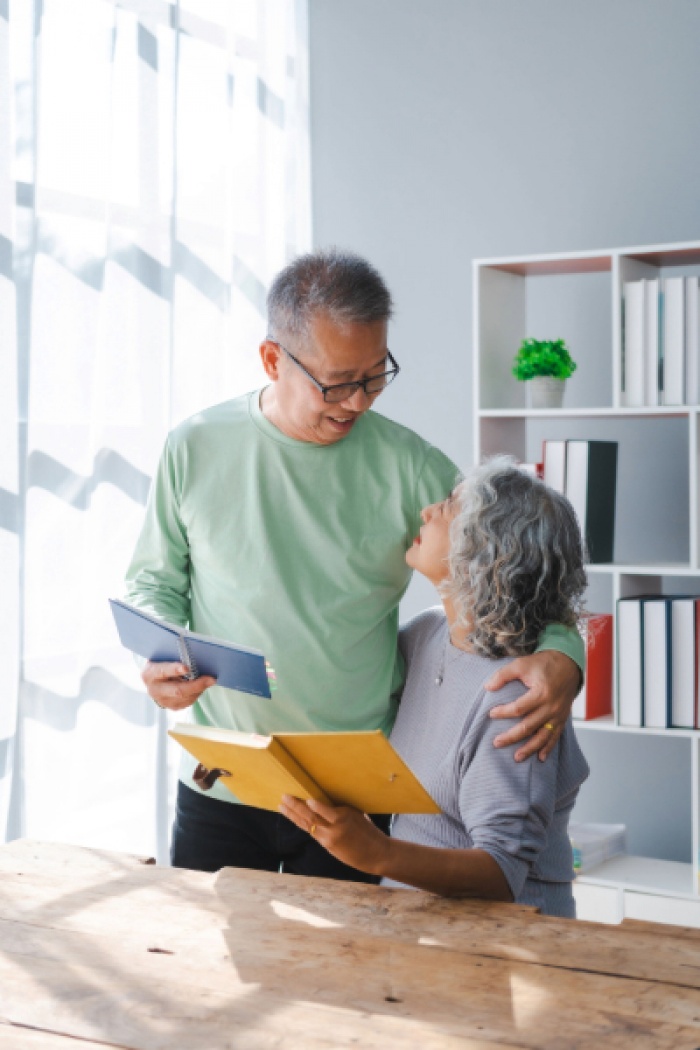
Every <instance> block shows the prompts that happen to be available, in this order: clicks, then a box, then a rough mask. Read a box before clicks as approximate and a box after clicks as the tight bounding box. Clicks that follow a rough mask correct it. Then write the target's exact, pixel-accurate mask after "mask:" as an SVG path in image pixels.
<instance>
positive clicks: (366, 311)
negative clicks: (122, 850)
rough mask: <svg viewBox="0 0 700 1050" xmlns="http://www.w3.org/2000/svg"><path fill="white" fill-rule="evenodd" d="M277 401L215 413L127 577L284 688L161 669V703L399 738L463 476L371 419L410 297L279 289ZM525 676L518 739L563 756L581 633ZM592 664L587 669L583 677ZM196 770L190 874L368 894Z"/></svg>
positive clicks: (339, 261)
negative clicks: (268, 876) (423, 550)
mask: <svg viewBox="0 0 700 1050" xmlns="http://www.w3.org/2000/svg"><path fill="white" fill-rule="evenodd" d="M268 310H269V335H268V337H267V338H266V339H265V340H264V342H263V343H262V345H261V347H260V354H261V357H262V363H263V367H264V369H265V373H266V375H267V377H268V378H269V380H270V383H269V385H268V386H266V387H265V388H264V389H263V390H262V391H256V392H254V393H251V394H247V395H245V396H243V397H239V398H236V399H235V400H233V401H228V402H225V403H224V404H222V405H217V406H215V407H214V408H210V409H207V410H205V411H203V412H201V413H199V414H198V415H196V416H194V417H193V418H192V419H189V420H187V421H186V422H185V423H183V424H181V425H180V426H179V427H178V428H177V429H176V430H175V431H173V433H172V434H170V436H169V438H168V440H167V443H166V446H165V449H164V452H163V455H162V458H161V462H160V466H159V469H158V473H157V476H156V479H155V481H154V485H153V490H152V493H151V498H150V501H149V505H148V509H147V512H146V521H145V524H144V527H143V531H142V533H141V536H140V538H139V541H138V544H137V547H136V551H135V553H134V557H133V560H132V563H131V566H130V568H129V572H128V576H127V591H128V596H129V599H130V600H131V601H132V602H134V603H135V604H137V605H139V606H140V607H142V608H144V609H147V610H148V611H150V612H152V613H154V614H155V615H159V616H162V617H164V618H166V619H168V620H170V621H172V622H175V623H181V624H188V625H189V626H190V627H192V628H193V629H194V630H195V631H198V632H200V633H204V634H211V635H214V636H218V637H221V638H230V639H231V640H233V641H236V642H239V643H241V644H246V645H250V646H255V647H257V648H259V649H261V650H262V651H263V652H264V653H265V654H266V655H267V657H268V658H269V660H270V662H271V663H272V664H273V665H274V667H275V671H276V676H277V689H276V690H275V691H274V692H273V695H272V699H271V700H266V699H261V698H259V697H253V696H249V695H247V694H243V693H235V692H231V691H229V690H225V689H223V688H219V687H217V686H216V685H215V683H214V682H213V680H211V679H199V680H196V681H191V682H185V681H182V679H181V675H182V673H183V670H184V669H183V668H182V667H180V666H179V665H177V664H151V663H149V664H147V665H146V667H145V669H144V671H143V679H144V682H145V683H146V686H147V688H148V692H149V694H150V695H151V697H152V698H153V700H154V701H155V702H156V703H157V704H159V705H160V706H161V707H165V708H169V709H170V710H172V711H179V710H182V709H183V708H192V715H193V717H194V720H195V721H196V722H198V723H201V724H205V725H215V726H219V727H224V728H230V729H237V730H242V731H253V732H258V733H268V732H272V731H275V730H282V729H286V730H297V731H303V730H328V731H332V730H359V729H376V728H380V729H382V730H384V731H385V732H387V733H388V732H389V731H390V730H391V727H392V724H393V721H394V717H395V714H396V703H397V697H398V696H399V695H400V690H401V685H402V681H403V667H402V664H401V660H400V657H399V655H398V650H397V625H398V624H397V621H398V611H397V607H398V603H399V600H400V598H401V596H402V595H403V593H404V591H405V589H406V587H407V585H408V582H409V577H410V570H409V569H408V568H407V566H406V563H405V561H404V554H405V551H406V549H407V548H408V547H409V546H410V545H411V543H412V541H413V538H414V536H415V535H416V533H417V532H418V529H419V526H420V511H421V508H422V507H424V506H426V505H428V504H430V503H433V502H435V501H437V500H440V499H442V498H444V496H445V495H446V494H447V493H448V492H449V491H450V490H451V489H452V487H453V485H454V483H455V478H456V476H457V474H458V471H457V468H456V467H455V465H454V464H453V463H452V462H451V461H450V460H449V459H448V458H447V457H446V456H444V455H443V454H442V453H441V452H440V451H439V450H438V449H436V448H433V447H431V446H430V445H429V444H428V443H427V442H425V441H424V440H423V439H422V438H420V437H419V436H418V435H417V434H415V433H413V432H412V431H410V430H408V429H406V428H405V427H402V426H399V425H398V424H396V423H393V422H391V421H390V420H388V419H385V418H384V417H383V416H380V415H378V414H377V413H375V412H371V411H369V409H370V408H371V407H372V405H373V404H374V402H375V400H376V399H377V397H378V396H379V394H380V393H381V392H382V390H383V389H384V387H386V386H387V384H388V383H390V382H391V381H392V380H393V379H394V378H395V376H396V375H397V374H398V371H399V366H398V365H397V363H396V361H395V360H394V358H393V356H392V355H391V353H390V352H389V349H388V347H387V324H388V321H389V318H390V316H391V312H392V303H391V297H390V295H389V292H388V289H387V288H386V285H385V284H384V282H383V280H382V278H381V277H380V275H379V274H378V273H377V271H376V270H375V269H374V268H373V267H372V266H370V265H369V264H368V263H367V262H365V261H364V260H363V259H360V258H358V257H356V256H353V255H350V254H345V253H340V252H337V251H329V252H319V253H316V254H313V255H307V256H303V257H301V258H299V259H297V260H296V261H295V262H293V263H292V264H291V265H289V266H288V267H287V268H286V269H285V270H283V271H282V273H280V274H279V275H278V277H277V278H276V279H275V281H274V283H273V285H272V288H271V289H270V294H269V297H268ZM540 650H541V651H539V652H538V653H536V654H535V655H534V656H530V657H527V658H523V659H521V660H517V661H515V662H514V663H512V664H511V665H509V667H508V669H507V672H506V673H502V674H501V676H500V678H498V679H497V680H495V681H494V682H493V683H492V684H493V686H494V687H499V686H500V685H502V684H503V683H504V682H505V681H506V679H507V678H512V677H518V678H520V679H521V680H522V681H524V682H525V683H526V684H527V685H529V686H530V687H531V688H530V692H529V693H528V694H527V695H526V696H524V697H522V698H521V699H520V700H519V701H518V702H517V705H510V706H509V707H506V708H503V710H502V712H501V714H502V715H503V716H504V717H511V718H512V717H514V716H520V715H523V714H525V715H526V717H525V718H524V719H523V721H522V722H521V723H519V724H518V725H517V726H515V727H512V728H511V729H510V730H509V732H507V733H505V734H504V736H503V737H502V740H501V743H503V744H508V743H512V742H514V741H517V740H523V739H525V738H526V737H528V736H530V735H531V734H532V733H535V735H534V737H532V739H531V740H530V741H529V742H528V744H527V745H526V747H525V748H524V749H522V751H521V753H520V757H525V756H526V755H529V754H531V753H532V752H533V751H534V750H537V749H540V752H541V755H542V757H544V756H545V755H546V753H547V751H548V749H549V747H550V746H553V744H554V742H555V741H556V739H557V737H558V735H559V733H560V732H561V729H562V727H563V725H564V723H565V721H566V718H567V717H568V714H569V710H570V704H571V701H572V699H573V697H574V695H575V693H576V692H577V690H578V687H579V683H580V671H579V666H581V665H582V662H583V647H582V643H581V640H580V638H579V637H578V635H577V634H576V632H572V631H567V630H566V629H565V628H562V627H557V626H555V627H550V628H548V630H547V631H546V632H545V633H544V634H543V636H542V638H541V642H540ZM577 664H578V665H579V666H577ZM194 765H195V762H194V760H191V759H190V757H189V756H188V755H186V754H185V755H183V759H182V766H181V773H180V783H179V786H178V800H177V814H176V819H175V825H174V829H173V844H172V862H173V864H174V865H176V866H180V867H191V868H198V869H200V870H205V871H216V870H218V869H219V868H221V867H223V866H234V867H236V866H238V867H251V868H259V869H266V870H270V871H273V870H279V869H280V868H283V869H284V870H285V871H289V872H296V873H298V874H306V875H321V876H328V877H332V878H346V879H356V880H365V881H366V880H367V879H368V876H365V875H363V874H361V873H359V872H357V871H355V869H353V868H349V867H347V866H346V865H344V864H342V863H341V862H340V861H337V860H335V859H334V858H333V857H331V856H330V854H328V853H326V851H325V850H324V849H322V847H320V846H319V845H318V843H317V842H315V841H314V840H313V839H312V838H310V837H309V836H308V835H306V834H305V833H304V832H302V831H300V830H299V829H298V828H296V827H294V826H293V825H292V824H291V823H290V822H289V821H287V819H286V818H285V817H283V816H281V815H280V814H276V813H269V812H266V811H263V810H258V809H255V808H252V807H248V806H243V805H242V804H239V803H237V802H236V801H235V799H233V797H232V796H231V794H230V792H229V791H228V789H227V788H226V787H224V786H223V785H222V784H221V783H220V782H217V784H215V785H214V787H213V789H212V790H211V792H210V793H208V794H203V793H202V792H200V791H199V790H198V788H197V787H196V786H195V785H194V783H193V780H192V773H193V769H194Z"/></svg>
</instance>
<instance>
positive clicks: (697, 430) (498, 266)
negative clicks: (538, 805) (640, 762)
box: [473, 241, 700, 927]
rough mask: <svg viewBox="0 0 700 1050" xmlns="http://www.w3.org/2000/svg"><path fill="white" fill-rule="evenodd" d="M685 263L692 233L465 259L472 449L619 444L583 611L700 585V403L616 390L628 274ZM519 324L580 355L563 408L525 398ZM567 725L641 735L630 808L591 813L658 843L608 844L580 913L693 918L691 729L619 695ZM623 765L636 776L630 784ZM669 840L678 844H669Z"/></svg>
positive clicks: (521, 453) (585, 737)
mask: <svg viewBox="0 0 700 1050" xmlns="http://www.w3.org/2000/svg"><path fill="white" fill-rule="evenodd" d="M689 273H691V274H698V275H700V241H697V242H689V243H680V244H663V245H642V246H636V247H629V248H615V249H608V250H605V251H595V252H572V253H560V254H556V255H547V256H544V255H532V256H521V257H517V258H495V259H477V260H475V261H474V266H473V298H474V316H473V326H474V327H473V348H474V353H473V398H474V416H473V420H474V449H475V459H476V462H479V461H480V460H481V459H482V458H483V457H484V456H487V455H493V454H495V453H498V452H506V453H509V454H511V455H514V456H516V457H517V458H518V459H520V460H522V461H524V462H533V461H536V460H539V459H540V458H541V456H540V450H541V441H542V440H544V439H545V438H547V437H552V438H562V437H589V438H596V437H600V438H603V439H606V440H617V441H618V442H619V444H620V458H619V468H618V504H617V509H618V515H617V523H616V547H615V562H614V563H612V564H606V565H591V566H589V568H588V575H589V606H590V608H591V611H593V612H614V611H615V608H616V604H617V600H618V598H621V597H631V596H633V595H635V594H642V593H646V594H649V593H652V594H654V593H659V594H661V593H674V592H679V591H681V590H682V591H688V592H689V593H695V594H698V595H700V521H699V518H700V515H699V510H698V493H699V491H700V478H699V471H700V406H698V405H674V406H659V407H635V408H628V407H625V406H623V405H621V403H620V395H619V386H620V362H621V347H622V318H621V302H622V290H623V284H624V282H625V281H627V280H636V279H639V278H642V277H654V276H659V275H661V276H664V275H674V274H689ZM526 337H534V338H540V339H547V338H551V339H557V338H563V339H565V340H566V341H567V344H568V345H569V347H570V349H571V352H572V356H573V358H574V360H575V361H576V362H577V364H578V366H579V368H578V370H577V372H576V373H575V374H574V376H573V377H572V378H571V379H570V380H569V381H568V383H567V390H566V395H565V400H564V407H563V408H561V409H544V410H543V409H538V410H534V409H530V408H528V406H527V400H526V399H527V394H526V387H527V384H525V383H519V382H517V381H516V380H515V379H514V378H513V376H512V373H511V368H512V363H513V358H514V356H515V354H516V351H517V349H518V347H519V345H520V343H521V341H522V339H523V338H526ZM616 677H617V675H616V668H615V681H616ZM577 730H579V739H580V741H581V743H582V746H583V748H584V752H585V751H586V750H587V748H588V749H589V750H591V751H592V750H593V749H594V748H596V747H599V746H600V745H601V744H605V746H606V748H618V747H619V748H634V747H635V746H639V745H641V746H643V747H644V748H645V749H646V750H645V752H644V754H645V756H646V763H645V765H644V768H639V769H635V768H634V765H633V763H632V764H631V763H630V762H629V761H628V763H627V767H626V770H627V772H626V774H625V775H626V777H627V782H626V783H625V785H624V788H625V790H623V789H622V787H621V788H620V791H619V796H620V799H622V801H620V799H615V798H613V796H614V795H615V792H614V789H611V791H610V793H609V794H608V796H607V798H608V799H611V798H612V799H613V802H619V804H620V805H625V804H626V802H625V799H627V800H630V799H631V801H629V806H630V814H629V816H630V820H629V821H628V820H626V819H625V813H624V812H621V811H620V809H619V807H618V808H616V809H615V807H614V806H612V808H613V809H614V813H608V812H606V808H607V807H606V805H605V804H604V803H601V805H600V811H599V812H596V813H595V815H589V817H588V819H595V820H598V821H601V822H610V823H617V822H620V821H622V822H624V823H626V824H628V826H629V825H630V823H631V825H633V826H634V824H635V820H636V822H637V826H639V825H640V819H646V815H647V812H648V814H649V816H648V819H647V822H646V824H645V828H644V830H645V833H646V836H645V837H646V840H648V842H649V843H650V846H649V852H650V854H651V853H654V854H656V855H649V856H643V855H628V856H625V857H619V858H614V859H613V860H611V861H608V862H607V863H606V864H603V865H601V866H600V867H598V868H596V869H594V870H592V871H589V872H586V873H585V874H584V875H582V876H580V877H579V878H578V879H577V880H576V885H575V894H576V897H577V903H578V911H579V916H580V917H581V918H584V919H596V920H597V921H609V922H619V921H621V920H622V919H623V918H643V919H650V920H653V921H659V922H674V923H680V924H682V925H688V926H696V927H700V890H699V888H698V859H699V857H700V733H699V732H698V731H696V730H683V729H664V730H655V729H630V728H627V727H623V726H620V725H619V724H618V722H617V697H616V696H615V708H614V714H613V715H612V716H610V717H608V718H602V719H597V720H595V721H593V722H585V723H577ZM669 741H672V742H673V743H671V744H669V743H668V742H669ZM649 748H651V749H652V751H651V757H650V752H649V750H648V749H649ZM654 749H657V750H658V754H659V759H660V760H661V759H663V761H664V762H666V763H667V765H668V764H669V762H670V763H671V766H672V765H673V761H672V759H669V755H672V756H677V758H678V763H677V765H678V768H679V769H680V770H681V771H682V775H681V776H680V779H682V781H683V783H682V785H680V787H679V776H676V777H675V778H672V777H668V778H667V779H668V781H669V783H668V784H666V783H664V782H663V778H662V779H661V781H660V782H659V783H658V784H653V774H654V770H655V765H656V762H655V761H654V754H655V752H654ZM606 753H607V752H606ZM630 769H631V772H630ZM686 770H687V774H688V775H687V777H686V776H685V771H686ZM592 775H595V770H594V772H593V774H592ZM630 776H632V777H636V782H632V783H631V784H630V783H629V777H630ZM649 781H652V787H648V782H649ZM671 781H673V782H672V783H671ZM637 788H638V792H639V800H637V801H636V800H635V799H634V798H633V796H634V794H635V791H636V789H637ZM645 791H648V793H649V797H648V799H647V798H646V796H645ZM640 813H641V814H642V817H641V818H640ZM679 814H680V816H679ZM674 821H676V822H680V823H679V826H678V827H676V828H674V831H675V837H674V839H673V843H674V845H673V848H669V847H668V845H667V842H668V835H667V834H666V832H667V831H668V828H666V827H664V824H665V823H667V822H668V823H669V824H670V823H672V822H674ZM680 825H682V826H680ZM655 835H656V837H657V839H658V842H657V841H655ZM633 837H634V836H633ZM665 851H666V852H669V853H673V854H675V855H676V856H675V857H671V856H668V857H665V856H664V852H665ZM679 853H681V854H683V857H684V859H683V860H679V859H677V855H678V854H679Z"/></svg>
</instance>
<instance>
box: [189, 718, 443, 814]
mask: <svg viewBox="0 0 700 1050" xmlns="http://www.w3.org/2000/svg"><path fill="white" fill-rule="evenodd" d="M170 736H172V737H174V739H175V740H177V741H178V743H179V744H182V746H183V747H184V748H185V750H186V751H189V753H190V754H191V755H194V757H195V758H196V759H197V761H198V762H200V763H201V764H202V765H203V766H205V767H206V769H207V770H216V771H218V772H219V776H220V778H221V781H222V783H223V784H225V785H226V787H227V788H229V790H230V791H232V792H233V794H234V795H235V796H236V797H237V798H238V799H240V801H241V802H243V803H245V805H247V806H258V807H259V808H261V809H272V810H276V809H277V808H278V807H279V804H280V801H281V799H282V795H285V794H286V795H294V796H295V797H296V798H300V799H304V800H307V799H312V798H313V799H317V800H318V801H319V802H332V803H335V804H336V805H347V806H355V807H356V808H357V809H359V810H362V812H363V813H440V812H441V811H440V807H439V806H438V805H437V804H436V803H435V802H434V801H433V800H432V798H431V797H430V795H429V794H428V792H427V791H426V790H425V788H424V787H423V785H422V784H421V783H420V781H419V780H417V778H416V777H415V776H414V774H413V773H412V772H411V770H410V769H409V768H408V766H407V765H406V763H405V762H404V761H403V760H402V759H401V758H400V757H399V755H398V754H397V753H396V751H395V750H394V748H393V747H392V746H391V744H390V743H389V741H388V740H387V738H386V737H385V736H384V734H383V733H382V731H381V730H380V729H376V730H374V731H370V732H364V733H273V734H272V735H271V736H259V735H258V734H256V733H237V732H235V731H234V730H232V729H213V728H211V727H209V726H199V725H189V724H179V725H176V726H175V727H174V728H173V729H171V730H170Z"/></svg>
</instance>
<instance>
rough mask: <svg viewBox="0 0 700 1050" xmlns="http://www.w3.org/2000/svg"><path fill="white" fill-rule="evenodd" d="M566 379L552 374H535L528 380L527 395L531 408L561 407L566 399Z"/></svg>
mask: <svg viewBox="0 0 700 1050" xmlns="http://www.w3.org/2000/svg"><path fill="white" fill-rule="evenodd" d="M565 386H566V380H565V379H553V378H552V377H551V376H535V378H534V379H528V381H527V397H528V404H529V406H530V408H561V406H562V402H563V400H564V387H565Z"/></svg>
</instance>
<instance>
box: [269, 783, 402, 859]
mask: <svg viewBox="0 0 700 1050" xmlns="http://www.w3.org/2000/svg"><path fill="white" fill-rule="evenodd" d="M280 813H283V814H284V816H285V817H288V818H289V820H291V821H292V823H293V824H296V826H297V827H298V828H301V830H302V831H308V833H309V834H310V835H313V837H314V838H315V839H316V840H317V841H318V842H320V844H321V845H322V846H323V847H324V848H325V849H327V850H328V852H329V853H332V854H333V856H334V857H336V858H337V859H338V860H340V861H342V862H343V864H349V865H350V867H351V868H357V869H358V871H366V872H368V874H370V875H381V874H382V869H383V864H384V860H385V858H386V856H387V853H388V851H389V849H390V845H391V840H390V839H389V837H388V835H385V834H384V832H382V831H380V830H379V828H378V827H377V826H376V825H375V824H373V823H372V821H371V820H370V819H369V817H368V816H367V815H366V814H364V813H360V811H359V810H358V809H353V808H352V806H329V805H326V804H325V803H324V802H316V801H315V800H311V801H309V802H302V801H301V800H300V799H298V798H294V797H293V796H292V795H283V796H282V804H281V805H280Z"/></svg>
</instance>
